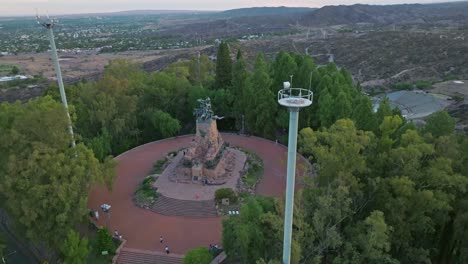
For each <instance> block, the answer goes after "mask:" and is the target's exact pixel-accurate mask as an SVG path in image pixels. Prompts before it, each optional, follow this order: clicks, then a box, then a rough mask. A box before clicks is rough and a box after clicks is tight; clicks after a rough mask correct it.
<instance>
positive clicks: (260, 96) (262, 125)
mask: <svg viewBox="0 0 468 264" xmlns="http://www.w3.org/2000/svg"><path fill="white" fill-rule="evenodd" d="M271 83H272V80H271V78H270V76H269V75H268V65H267V64H266V62H265V58H264V57H263V55H262V54H259V55H258V56H257V58H256V59H255V64H254V72H253V75H252V89H251V91H252V96H250V98H249V101H248V104H249V105H248V107H247V109H248V111H246V123H247V127H248V128H250V130H251V131H253V132H254V133H255V134H257V135H260V136H262V137H266V138H270V139H271V138H274V135H275V123H274V122H275V116H276V111H277V103H276V101H275V99H274V98H275V96H274V95H273V93H272V92H271V90H270V86H271Z"/></svg>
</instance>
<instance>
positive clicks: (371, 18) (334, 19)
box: [301, 2, 468, 26]
mask: <svg viewBox="0 0 468 264" xmlns="http://www.w3.org/2000/svg"><path fill="white" fill-rule="evenodd" d="M443 21H455V22H462V23H467V22H468V2H449V3H439V4H403V5H362V4H357V5H351V6H343V5H341V6H325V7H322V8H320V9H318V10H316V11H314V12H310V13H309V14H307V15H305V16H303V17H302V19H301V24H302V25H307V26H324V25H340V24H355V23H375V24H393V23H397V24H403V23H433V22H443Z"/></svg>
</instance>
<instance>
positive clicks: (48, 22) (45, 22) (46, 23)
mask: <svg viewBox="0 0 468 264" xmlns="http://www.w3.org/2000/svg"><path fill="white" fill-rule="evenodd" d="M36 21H37V23H38V24H39V25H41V26H43V27H44V28H45V29H47V32H48V35H49V41H50V52H51V55H52V61H53V62H54V67H55V73H56V74H57V83H58V86H59V91H60V98H61V99H62V104H63V106H64V107H65V112H66V113H67V117H68V132H69V133H70V136H71V141H72V142H71V146H72V147H75V136H74V134H73V127H72V122H71V118H70V113H69V112H68V103H67V95H66V94H65V88H64V87H63V79H62V71H61V70H60V64H59V61H58V56H57V48H56V47H55V40H54V32H53V31H52V28H53V27H54V26H55V25H56V24H57V22H58V21H57V20H56V19H51V18H50V17H49V15H48V14H47V19H43V18H42V17H41V16H40V15H39V14H38V12H37V9H36Z"/></svg>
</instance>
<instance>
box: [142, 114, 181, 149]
mask: <svg viewBox="0 0 468 264" xmlns="http://www.w3.org/2000/svg"><path fill="white" fill-rule="evenodd" d="M140 115H142V117H141V120H142V122H143V124H141V125H140V127H141V128H142V137H143V138H144V140H145V141H148V142H149V141H153V140H156V139H161V138H168V137H172V136H175V135H176V134H177V132H179V130H180V128H181V126H180V122H179V120H177V119H174V118H173V117H171V115H170V114H168V113H165V112H163V111H161V110H155V109H146V110H145V111H144V112H143V113H141V114H140Z"/></svg>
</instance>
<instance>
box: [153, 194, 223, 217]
mask: <svg viewBox="0 0 468 264" xmlns="http://www.w3.org/2000/svg"><path fill="white" fill-rule="evenodd" d="M150 210H151V211H153V212H156V213H158V214H162V215H168V216H185V217H194V218H205V217H216V216H217V215H218V214H217V212H216V207H215V203H214V201H213V200H206V201H188V200H178V199H173V198H169V197H166V196H164V195H161V194H159V197H158V199H157V200H156V202H155V203H154V205H153V207H151V208H150Z"/></svg>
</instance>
